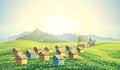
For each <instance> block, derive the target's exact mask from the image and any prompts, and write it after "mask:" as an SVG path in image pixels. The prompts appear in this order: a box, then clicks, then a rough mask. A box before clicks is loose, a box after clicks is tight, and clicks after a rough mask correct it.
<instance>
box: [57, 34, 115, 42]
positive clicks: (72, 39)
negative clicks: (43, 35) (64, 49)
mask: <svg viewBox="0 0 120 70" xmlns="http://www.w3.org/2000/svg"><path fill="white" fill-rule="evenodd" d="M56 37H57V38H58V39H60V40H65V41H68V42H77V35H76V34H71V33H65V34H62V35H56ZM81 37H82V40H83V41H88V40H89V38H90V37H91V39H92V40H93V41H110V40H115V39H112V38H107V37H100V36H96V35H81Z"/></svg>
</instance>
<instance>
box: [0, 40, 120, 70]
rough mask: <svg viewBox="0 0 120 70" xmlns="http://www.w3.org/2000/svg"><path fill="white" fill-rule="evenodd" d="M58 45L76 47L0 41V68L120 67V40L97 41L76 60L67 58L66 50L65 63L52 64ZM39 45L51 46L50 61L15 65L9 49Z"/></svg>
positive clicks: (109, 69) (66, 69)
mask: <svg viewBox="0 0 120 70" xmlns="http://www.w3.org/2000/svg"><path fill="white" fill-rule="evenodd" d="M56 45H60V46H62V47H63V48H64V49H65V46H66V45H70V46H72V47H73V49H74V50H75V49H76V43H39V42H32V41H27V40H13V41H9V42H2V43H0V70H39V69H41V70H48V69H49V70H119V69H120V42H119V41H110V42H98V43H96V46H94V47H90V48H85V52H84V53H80V54H79V58H78V59H76V60H73V59H69V58H68V55H67V52H66V56H65V65H63V66H54V65H53V64H52V57H53V55H55V46H56ZM34 46H40V47H41V48H42V49H44V47H46V46H50V47H51V48H53V50H54V52H53V53H52V54H51V56H50V61H47V62H42V61H40V60H39V59H38V57H37V58H36V59H29V60H28V64H27V65H16V62H15V57H14V56H13V55H12V53H11V51H12V49H13V48H14V47H19V48H21V49H22V51H23V54H25V51H26V50H27V49H33V48H34Z"/></svg>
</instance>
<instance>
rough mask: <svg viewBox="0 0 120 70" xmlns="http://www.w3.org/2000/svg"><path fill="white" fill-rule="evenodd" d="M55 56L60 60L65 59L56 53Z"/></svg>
mask: <svg viewBox="0 0 120 70" xmlns="http://www.w3.org/2000/svg"><path fill="white" fill-rule="evenodd" d="M54 57H55V58H56V59H58V60H64V57H63V56H62V55H55V56H54Z"/></svg>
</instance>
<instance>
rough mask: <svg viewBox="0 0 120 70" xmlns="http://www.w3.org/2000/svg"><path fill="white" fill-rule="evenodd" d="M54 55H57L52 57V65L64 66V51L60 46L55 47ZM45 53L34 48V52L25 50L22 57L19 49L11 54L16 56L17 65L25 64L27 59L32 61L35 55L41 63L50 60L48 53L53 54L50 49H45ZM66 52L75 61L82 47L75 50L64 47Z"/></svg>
mask: <svg viewBox="0 0 120 70" xmlns="http://www.w3.org/2000/svg"><path fill="white" fill-rule="evenodd" d="M55 48H56V53H57V55H55V56H53V64H54V65H64V56H65V50H63V49H62V48H61V47H60V46H56V47H55ZM44 50H45V51H42V49H41V48H39V47H34V50H27V51H26V55H22V51H21V49H20V48H13V50H12V52H13V54H14V55H15V56H16V63H17V64H20V65H22V64H27V58H29V59H34V58H36V54H38V55H39V59H40V60H41V61H49V60H50V57H49V55H50V53H52V52H53V50H52V48H50V47H45V49H44ZM66 50H67V51H69V53H68V55H69V58H71V59H77V58H78V53H80V52H83V48H82V47H77V51H76V50H72V47H70V46H66Z"/></svg>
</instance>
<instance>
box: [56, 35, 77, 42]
mask: <svg viewBox="0 0 120 70" xmlns="http://www.w3.org/2000/svg"><path fill="white" fill-rule="evenodd" d="M56 37H57V38H58V39H60V40H65V41H68V42H77V35H76V34H71V33H64V34H62V35H56Z"/></svg>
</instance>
